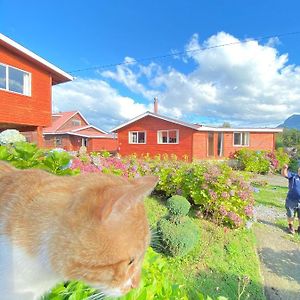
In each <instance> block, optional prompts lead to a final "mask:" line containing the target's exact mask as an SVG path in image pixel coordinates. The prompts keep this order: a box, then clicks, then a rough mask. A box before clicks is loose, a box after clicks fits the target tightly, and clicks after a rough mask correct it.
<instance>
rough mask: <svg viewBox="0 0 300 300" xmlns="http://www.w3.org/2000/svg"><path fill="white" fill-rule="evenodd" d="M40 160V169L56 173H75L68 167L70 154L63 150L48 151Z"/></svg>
mask: <svg viewBox="0 0 300 300" xmlns="http://www.w3.org/2000/svg"><path fill="white" fill-rule="evenodd" d="M41 162H42V163H41V165H40V168H41V169H44V170H46V171H48V172H50V173H53V174H56V175H74V174H76V173H77V172H76V171H74V170H71V169H69V167H70V166H71V156H70V154H69V153H67V152H64V151H62V152H58V151H55V150H54V151H49V152H48V153H47V154H46V156H45V157H44V159H43V160H42V161H41Z"/></svg>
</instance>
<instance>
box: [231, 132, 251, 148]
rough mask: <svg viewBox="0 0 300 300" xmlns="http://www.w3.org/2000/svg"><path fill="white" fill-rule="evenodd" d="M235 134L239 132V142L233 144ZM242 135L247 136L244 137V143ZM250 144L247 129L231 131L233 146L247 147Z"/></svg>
mask: <svg viewBox="0 0 300 300" xmlns="http://www.w3.org/2000/svg"><path fill="white" fill-rule="evenodd" d="M235 134H240V140H241V142H242V143H241V144H235V141H234V135H235ZM244 135H247V138H246V143H245V144H244V143H243V142H244V139H245V137H244ZM249 145H250V132H249V131H236V132H234V133H233V146H234V147H248V146H249Z"/></svg>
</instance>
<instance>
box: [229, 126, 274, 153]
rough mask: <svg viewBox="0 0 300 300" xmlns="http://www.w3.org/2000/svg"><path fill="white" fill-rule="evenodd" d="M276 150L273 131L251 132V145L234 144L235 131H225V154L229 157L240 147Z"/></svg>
mask: <svg viewBox="0 0 300 300" xmlns="http://www.w3.org/2000/svg"><path fill="white" fill-rule="evenodd" d="M243 148H247V149H251V150H274V149H275V134H274V133H272V132H250V137H249V146H244V147H239V146H233V132H225V133H224V156H225V157H228V156H229V155H230V153H234V152H235V151H237V150H239V149H243Z"/></svg>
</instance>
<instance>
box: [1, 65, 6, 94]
mask: <svg viewBox="0 0 300 300" xmlns="http://www.w3.org/2000/svg"><path fill="white" fill-rule="evenodd" d="M0 89H6V67H5V66H2V65H0Z"/></svg>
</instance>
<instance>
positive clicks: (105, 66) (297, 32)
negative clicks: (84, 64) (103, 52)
mask: <svg viewBox="0 0 300 300" xmlns="http://www.w3.org/2000/svg"><path fill="white" fill-rule="evenodd" d="M296 34H300V31H294V32H287V33H282V34H277V35H269V36H262V37H258V38H251V39H248V40H246V41H238V42H232V43H226V44H220V45H215V46H210V47H203V48H201V49H199V48H197V49H190V50H184V51H177V52H173V53H169V54H164V55H156V56H150V57H146V58H141V59H132V60H130V61H125V62H119V63H114V64H107V65H99V66H94V67H89V68H83V69H77V70H73V71H69V72H68V73H71V74H74V73H78V72H83V71H90V70H96V69H109V68H113V67H117V66H122V65H129V64H132V63H140V62H144V61H149V60H157V59H164V58H167V57H171V56H177V55H178V56H181V55H184V54H186V53H193V52H199V51H206V50H210V49H215V48H221V47H228V46H234V45H240V44H244V43H250V42H253V41H261V40H265V39H271V38H279V37H283V36H288V35H296Z"/></svg>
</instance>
